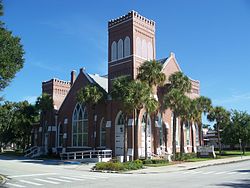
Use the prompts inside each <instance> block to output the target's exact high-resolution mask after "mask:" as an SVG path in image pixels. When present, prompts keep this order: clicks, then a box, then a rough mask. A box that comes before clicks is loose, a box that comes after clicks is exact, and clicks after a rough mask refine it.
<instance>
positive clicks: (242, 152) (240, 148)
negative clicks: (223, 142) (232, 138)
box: [239, 139, 243, 159]
mask: <svg viewBox="0 0 250 188" xmlns="http://www.w3.org/2000/svg"><path fill="white" fill-rule="evenodd" d="M239 143H240V153H241V154H240V155H241V159H242V153H243V151H242V146H241V139H239Z"/></svg>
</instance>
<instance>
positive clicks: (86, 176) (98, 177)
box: [81, 175, 109, 179]
mask: <svg viewBox="0 0 250 188" xmlns="http://www.w3.org/2000/svg"><path fill="white" fill-rule="evenodd" d="M81 176H86V175H81ZM86 177H87V176H86ZM89 177H91V178H103V179H107V178H109V177H106V176H105V177H104V176H92V175H89Z"/></svg>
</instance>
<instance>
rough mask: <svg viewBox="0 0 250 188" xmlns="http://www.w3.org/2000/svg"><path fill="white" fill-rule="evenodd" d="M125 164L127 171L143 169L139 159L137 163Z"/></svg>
mask: <svg viewBox="0 0 250 188" xmlns="http://www.w3.org/2000/svg"><path fill="white" fill-rule="evenodd" d="M123 164H124V166H125V169H126V170H138V169H141V168H142V167H143V163H142V161H141V160H138V159H137V160H135V161H130V162H126V163H123Z"/></svg>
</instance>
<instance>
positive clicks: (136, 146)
mask: <svg viewBox="0 0 250 188" xmlns="http://www.w3.org/2000/svg"><path fill="white" fill-rule="evenodd" d="M139 115H140V110H136V120H135V129H134V159H135V160H136V159H138V126H139Z"/></svg>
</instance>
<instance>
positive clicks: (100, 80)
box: [87, 73, 108, 92]
mask: <svg viewBox="0 0 250 188" xmlns="http://www.w3.org/2000/svg"><path fill="white" fill-rule="evenodd" d="M87 74H88V76H89V77H90V79H91V80H92V83H93V82H95V83H96V84H98V85H99V86H100V87H102V88H103V89H104V90H105V91H106V92H108V78H107V77H106V76H100V75H98V74H89V73H87Z"/></svg>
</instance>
